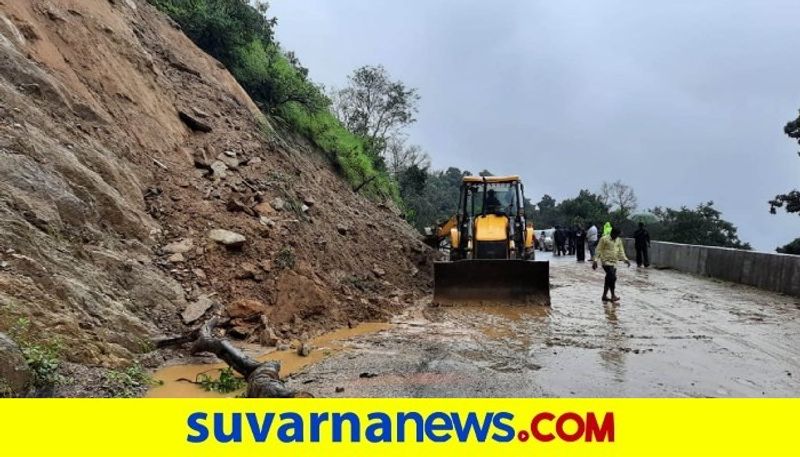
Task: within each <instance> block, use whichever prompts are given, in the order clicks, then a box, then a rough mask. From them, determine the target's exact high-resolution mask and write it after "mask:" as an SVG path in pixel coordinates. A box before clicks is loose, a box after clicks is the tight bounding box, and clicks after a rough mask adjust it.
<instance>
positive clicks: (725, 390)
mask: <svg viewBox="0 0 800 457" xmlns="http://www.w3.org/2000/svg"><path fill="white" fill-rule="evenodd" d="M550 260H551V282H552V287H553V289H552V301H553V305H552V308H550V309H545V308H519V307H517V308H507V307H495V308H485V307H484V308H478V307H467V308H430V307H427V306H426V305H425V304H424V303H421V304H418V305H417V306H415V307H414V308H413V309H412V310H411V311H409V313H407V314H406V315H404V316H400V317H398V318H397V319H395V322H394V325H393V326H392V327H391V328H389V329H384V330H381V331H379V332H376V333H371V334H367V335H362V336H358V337H355V338H352V339H350V340H349V341H347V342H345V343H344V345H345V347H346V349H345V350H343V351H340V352H337V353H335V354H332V355H331V356H329V357H326V358H324V359H323V360H321V361H320V362H319V363H316V364H314V365H311V366H308V367H306V368H305V369H304V370H303V371H301V372H299V373H296V374H294V375H293V376H292V377H291V380H290V383H289V384H290V385H291V386H292V387H295V388H302V389H305V390H309V391H311V392H312V393H314V394H315V395H319V396H324V397H330V396H349V397H362V396H363V397H373V396H375V397H377V396H391V397H454V396H464V397H471V396H498V397H529V396H534V397H535V396H565V397H594V396H611V397H630V396H645V397H662V396H663V397H764V396H767V397H782V396H797V395H800V300H798V299H796V298H792V297H786V296H782V295H778V294H773V293H768V292H763V291H760V290H757V289H753V288H750V287H745V286H738V285H734V284H730V283H723V282H718V281H713V280H707V279H702V278H698V277H694V276H690V275H686V274H682V273H678V272H674V271H666V270H654V269H648V270H638V269H636V268H635V267H632V268H625V267H624V266H623V267H622V268H620V272H619V278H620V279H619V283H618V294H619V295H620V296H621V297H622V302H621V303H620V304H619V305H611V304H609V305H603V304H602V303H601V301H600V295H601V292H602V281H603V275H602V273H600V271H596V272H595V271H592V270H591V267H590V264H589V263H584V264H578V263H576V262H575V261H574V258H569V257H566V258H552V259H550ZM336 387H344V391H343V392H340V393H337V392H335V389H336Z"/></svg>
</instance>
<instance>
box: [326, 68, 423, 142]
mask: <svg viewBox="0 0 800 457" xmlns="http://www.w3.org/2000/svg"><path fill="white" fill-rule="evenodd" d="M331 98H332V99H333V111H334V113H335V114H336V117H337V118H338V119H339V120H340V121H341V122H342V123H343V124H344V125H345V126H346V127H347V128H348V129H349V130H350V131H351V132H353V133H356V134H358V135H361V136H362V137H364V138H365V139H366V140H367V142H368V144H369V145H370V150H371V151H373V154H374V155H375V156H376V157H378V156H381V155H382V154H383V153H384V152H385V150H386V147H387V145H388V142H389V138H390V137H392V136H395V135H398V134H399V133H400V132H401V130H402V129H403V128H404V127H407V126H408V125H410V124H412V123H414V122H415V121H416V119H415V118H414V115H415V114H416V113H417V103H418V102H419V98H420V97H419V94H418V93H417V90H416V89H413V88H409V87H407V86H406V85H405V83H403V82H402V81H399V80H396V81H395V80H392V78H391V76H390V75H389V72H388V71H386V69H385V68H384V67H383V66H382V65H377V66H371V65H365V66H363V67H360V68H357V69H356V70H355V71H353V74H351V75H350V76H349V77H348V86H347V87H345V88H344V89H341V90H339V91H335V92H334V93H333V95H332V97H331Z"/></svg>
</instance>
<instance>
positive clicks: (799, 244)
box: [776, 238, 800, 255]
mask: <svg viewBox="0 0 800 457" xmlns="http://www.w3.org/2000/svg"><path fill="white" fill-rule="evenodd" d="M776 251H778V252H780V253H781V254H794V255H800V238H795V239H794V240H793V241H792V242H791V243H788V244H786V245H785V246H781V247H779V248H778V249H776Z"/></svg>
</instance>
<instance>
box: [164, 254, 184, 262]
mask: <svg viewBox="0 0 800 457" xmlns="http://www.w3.org/2000/svg"><path fill="white" fill-rule="evenodd" d="M167 261H168V262H170V263H182V262H185V261H186V258H185V257H184V256H183V254H181V253H180V252H177V253H175V254H172V255H171V256H169V257H167Z"/></svg>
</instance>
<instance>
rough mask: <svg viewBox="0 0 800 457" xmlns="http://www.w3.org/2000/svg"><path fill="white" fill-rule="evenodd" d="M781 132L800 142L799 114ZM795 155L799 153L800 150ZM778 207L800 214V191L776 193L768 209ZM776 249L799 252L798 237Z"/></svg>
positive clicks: (789, 252) (799, 241)
mask: <svg viewBox="0 0 800 457" xmlns="http://www.w3.org/2000/svg"><path fill="white" fill-rule="evenodd" d="M783 132H784V133H785V134H786V135H787V136H788V137H789V138H792V139H794V140H796V141H797V142H798V143H800V116H798V117H797V118H796V119H794V120H792V121H789V122H788V123H787V124H786V126H784V127H783ZM797 155H800V152H798V153H797ZM778 208H785V209H786V212H787V213H798V215H800V191H798V190H797V189H794V190H790V191H789V192H786V193H785V194H778V195H776V196H775V198H774V199H772V200H770V201H769V211H770V212H771V213H772V214H775V213H777V209H778ZM776 251H778V252H781V253H784V254H800V238H796V239H795V240H794V241H792V242H791V243H789V244H787V245H785V246H782V247H779V248H777V249H776Z"/></svg>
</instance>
